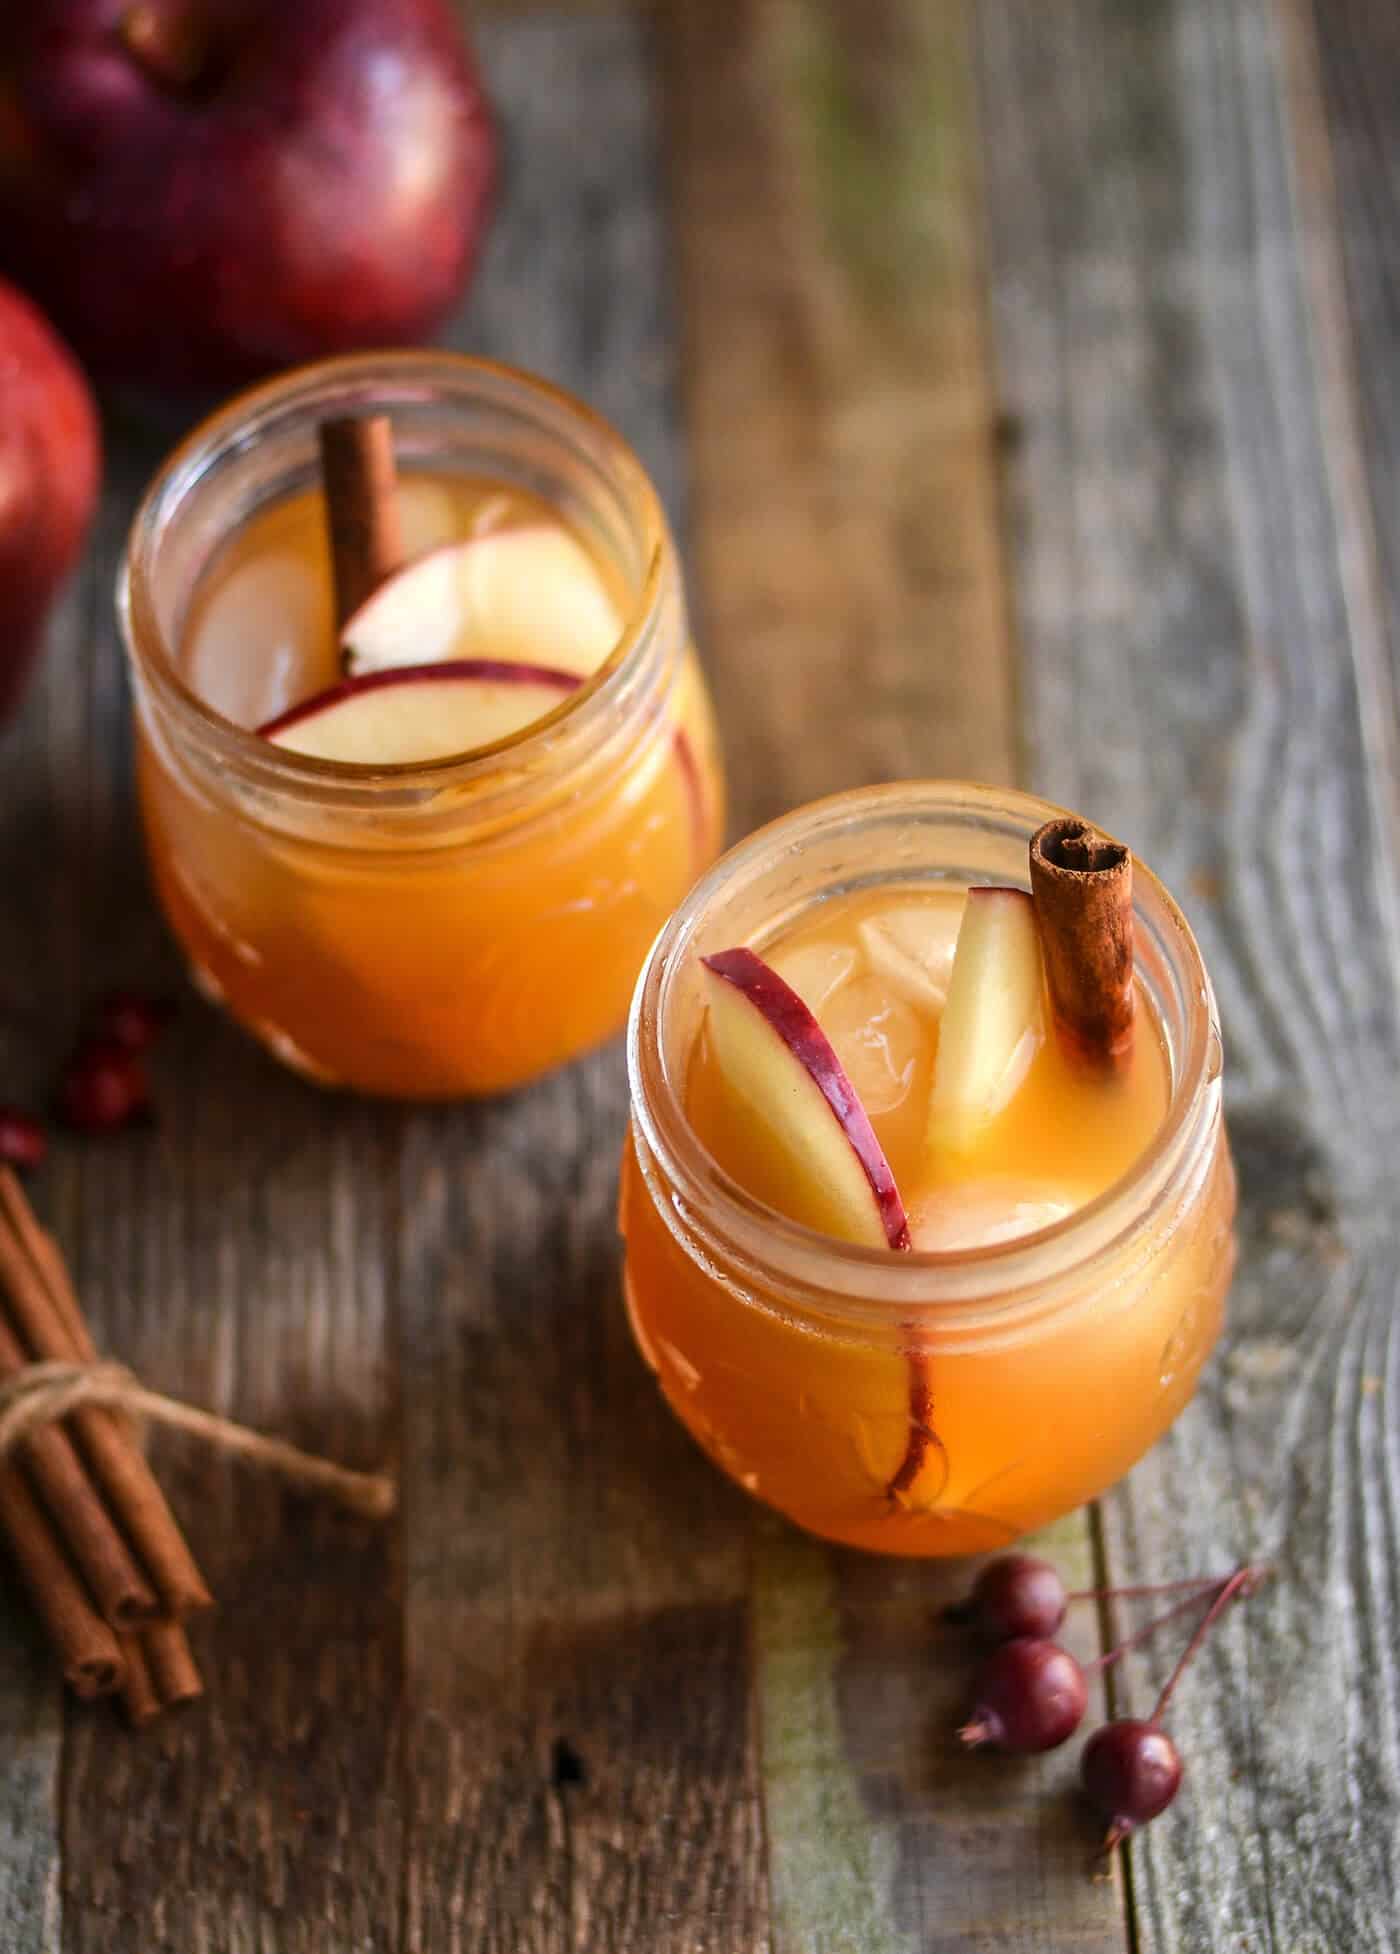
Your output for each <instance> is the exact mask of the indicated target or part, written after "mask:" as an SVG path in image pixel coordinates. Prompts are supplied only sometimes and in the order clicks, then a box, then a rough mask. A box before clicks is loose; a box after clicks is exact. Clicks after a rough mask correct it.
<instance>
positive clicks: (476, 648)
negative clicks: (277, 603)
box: [340, 523, 622, 678]
mask: <svg viewBox="0 0 1400 1954" xmlns="http://www.w3.org/2000/svg"><path fill="white" fill-rule="evenodd" d="M621 635H622V618H621V616H620V615H619V613H618V609H617V606H616V605H615V604H614V602H613V600H612V598H611V596H610V595H609V593H608V590H607V587H606V585H605V584H604V583H603V580H602V578H601V577H600V576H599V574H598V572H597V570H596V569H595V568H594V566H593V563H592V560H591V559H590V557H589V555H588V552H587V551H586V550H585V549H584V547H583V545H582V544H581V543H579V542H577V541H576V540H575V539H574V537H572V536H571V535H570V534H569V533H568V531H567V530H565V529H559V528H552V527H550V526H549V525H548V524H546V523H530V524H525V525H523V526H521V527H518V528H515V529H498V530H492V531H489V532H488V533H487V534H486V535H484V536H469V537H466V538H465V539H464V540H462V541H461V542H457V543H445V544H443V545H442V546H441V547H440V548H438V549H434V550H429V551H427V552H426V554H425V555H423V556H420V557H418V558H416V559H415V560H414V561H413V562H412V563H408V564H405V566H404V567H403V569H402V570H399V571H397V572H396V573H395V574H394V575H393V576H392V577H389V578H387V579H386V581H385V582H384V583H382V584H381V585H380V586H379V588H378V590H376V591H375V592H374V594H373V596H371V597H368V598H366V599H365V601H364V603H363V604H361V605H360V607H359V609H358V610H357V611H355V612H354V613H353V614H352V615H351V616H350V617H349V618H347V620H346V622H345V624H344V626H343V627H342V630H341V634H340V641H341V662H342V663H343V665H344V667H345V670H346V672H347V673H348V674H349V675H350V676H351V677H352V678H355V677H359V676H361V675H362V674H364V673H366V672H382V671H388V670H390V669H391V668H395V667H399V666H403V665H433V664H437V663H439V662H447V661H449V660H451V661H457V660H462V659H467V658H476V657H480V658H493V659H496V660H498V661H500V662H502V663H506V664H521V665H547V666H549V667H550V668H551V669H557V670H561V671H568V672H573V673H574V674H575V675H576V676H577V677H586V676H587V675H588V674H589V673H592V672H595V671H597V669H598V667H599V666H600V665H601V664H602V663H603V661H604V659H605V658H606V657H607V656H608V653H609V652H610V651H611V650H612V649H613V647H614V645H615V644H616V643H617V641H618V639H619V638H620V637H621Z"/></svg>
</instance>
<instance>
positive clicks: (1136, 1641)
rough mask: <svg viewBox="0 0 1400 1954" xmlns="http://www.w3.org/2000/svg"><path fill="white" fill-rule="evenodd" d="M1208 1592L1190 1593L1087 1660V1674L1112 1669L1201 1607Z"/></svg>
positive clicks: (1220, 1583)
mask: <svg viewBox="0 0 1400 1954" xmlns="http://www.w3.org/2000/svg"><path fill="white" fill-rule="evenodd" d="M1230 1578H1231V1577H1230V1576H1229V1575H1228V1574H1226V1575H1222V1576H1221V1577H1220V1578H1219V1579H1218V1580H1215V1581H1212V1582H1211V1584H1210V1588H1211V1591H1213V1592H1214V1593H1218V1592H1219V1590H1220V1589H1221V1588H1223V1587H1224V1586H1225V1584H1226V1582H1227V1581H1229V1580H1230ZM1183 1585H1184V1584H1183ZM1206 1592H1207V1590H1206V1589H1204V1588H1198V1589H1197V1590H1196V1592H1195V1593H1194V1594H1188V1595H1187V1596H1186V1598H1185V1600H1184V1601H1178V1602H1177V1604H1176V1606H1175V1607H1173V1608H1168V1610H1167V1612H1166V1613H1165V1614H1164V1615H1158V1616H1157V1618H1156V1619H1155V1621H1150V1622H1148V1624H1147V1626H1146V1627H1145V1628H1140V1629H1138V1630H1137V1632H1136V1633H1135V1634H1133V1635H1129V1636H1127V1637H1126V1638H1125V1639H1124V1640H1123V1641H1121V1642H1120V1643H1119V1644H1118V1646H1117V1648H1114V1649H1110V1650H1109V1651H1108V1652H1107V1654H1106V1655H1101V1656H1096V1657H1095V1658H1094V1660H1093V1661H1092V1662H1086V1663H1085V1665H1084V1673H1085V1675H1086V1676H1094V1675H1098V1674H1099V1673H1100V1672H1101V1671H1102V1670H1104V1669H1111V1668H1112V1667H1113V1665H1114V1663H1115V1662H1117V1660H1118V1658H1119V1657H1120V1656H1124V1655H1127V1653H1128V1651H1129V1650H1130V1649H1137V1648H1140V1647H1141V1646H1142V1644H1143V1643H1144V1642H1147V1641H1150V1640H1151V1638H1152V1637H1153V1636H1154V1635H1155V1634H1156V1633H1157V1630H1158V1629H1159V1628H1165V1627H1166V1625H1167V1623H1168V1622H1174V1621H1175V1620H1176V1618H1177V1616H1178V1615H1185V1614H1187V1613H1189V1611H1190V1610H1191V1609H1192V1608H1197V1607H1199V1606H1200V1604H1201V1602H1202V1601H1203V1600H1204V1599H1205V1595H1206Z"/></svg>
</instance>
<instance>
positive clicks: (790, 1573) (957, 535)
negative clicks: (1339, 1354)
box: [662, 0, 1124, 1954]
mask: <svg viewBox="0 0 1400 1954" xmlns="http://www.w3.org/2000/svg"><path fill="white" fill-rule="evenodd" d="M662 19H663V22H664V30H663V31H664V36H665V39H664V46H665V51H666V71H667V75H668V96H667V128H668V133H669V135H670V138H671V143H672V175H673V196H674V204H675V209H676V213H677V245H678V251H679V256H680V273H681V287H682V291H683V294H684V300H685V305H684V324H685V332H684V344H685V361H684V368H683V371H684V388H685V395H686V402H687V409H688V415H687V420H688V427H689V430H690V447H691V455H692V471H693V472H692V500H693V505H694V512H695V522H694V530H693V534H694V547H693V556H692V562H693V565H694V568H695V571H696V573H697V580H698V586H699V590H698V595H699V599H700V602H699V610H700V615H701V619H702V643H703V645H704V648H705V650H706V653H707V656H708V659H709V662H710V665H711V668H712V669H713V670H714V672H715V674H716V678H717V682H718V697H719V710H720V717H721V721H722V724H723V730H724V734H725V739H726V748H727V753H728V758H729V763H730V769H731V777H732V786H733V790H734V803H735V809H734V812H735V822H736V825H737V826H738V827H739V828H740V829H741V830H742V829H744V828H747V827H750V826H752V825H754V824H755V823H757V822H758V821H760V820H763V819H765V818H767V817H769V816H771V815H773V814H775V813H777V812H779V811H780V810H782V809H785V808H787V807H789V806H791V805H794V804H796V803H798V802H801V801H803V800H808V799H811V798H814V797H815V796H817V795H820V794H824V793H830V792H833V791H835V790H836V789H838V788H842V787H850V786H854V785H856V784H859V783H861V782H864V781H869V780H882V779H889V778H896V777H899V776H900V775H906V774H939V773H944V774H961V775H971V776H980V777H982V778H984V779H992V780H1006V779H1010V778H1011V777H1012V775H1013V774H1014V772H1015V770H1016V755H1015V746H1014V739H1013V732H1012V726H1013V713H1012V703H1011V673H1010V651H1009V644H1008V630H1007V622H1006V614H1005V603H1004V594H1005V593H1004V581H1003V569H1002V560H1001V547H1000V540H999V533H998V519H997V452H996V451H997V442H998V434H999V429H998V424H997V421H996V417H995V412H994V405H993V399H992V391H991V386H990V381H989V375H988V369H987V363H986V355H985V346H984V328H983V319H982V308H981V276H982V267H981V264H980V262H979V256H978V247H977V183H976V172H975V169H974V166H973V161H972V158H973V153H974V147H975V145H974V136H973V129H972V113H971V109H972V104H971V100H970V94H969V85H968V83H969V63H968V53H967V45H966V29H965V20H964V15H963V10H962V8H961V7H960V6H959V5H956V4H952V3H951V0H939V4H937V5H926V4H922V0H917V3H916V0H879V4H876V5H874V6H867V7H863V8H861V9H859V10H853V9H850V8H843V7H840V6H837V5H835V4H826V0H775V3H773V4H768V3H766V0H725V3H724V4H720V5H712V6H709V7H706V8H704V9H700V8H691V9H675V10H672V11H669V12H666V13H664V14H663V16H662ZM1053 1547H1054V1551H1055V1553H1056V1555H1057V1558H1058V1559H1059V1560H1060V1562H1061V1564H1062V1565H1063V1566H1064V1567H1065V1568H1066V1571H1067V1572H1069V1573H1070V1574H1071V1575H1072V1578H1074V1579H1075V1580H1077V1581H1079V1582H1080V1583H1081V1584H1082V1585H1090V1584H1091V1572H1090V1570H1091V1568H1092V1554H1091V1551H1090V1542H1089V1535H1088V1530H1087V1523H1086V1521H1085V1519H1084V1518H1083V1516H1079V1517H1076V1518H1075V1519H1074V1520H1072V1521H1071V1522H1069V1523H1068V1524H1067V1525H1066V1526H1065V1527H1064V1528H1062V1529H1060V1530H1059V1531H1058V1533H1057V1535H1056V1537H1055V1540H1054V1542H1053ZM754 1560H755V1575H754V1619H755V1641H754V1647H755V1655H756V1662H757V1682H758V1714H759V1722H760V1732H761V1751H762V1755H763V1759H764V1786H763V1795H764V1809H765V1815H766V1820H767V1831H768V1844H769V1858H770V1865H771V1888H772V1902H773V1929H774V1941H775V1946H776V1947H777V1948H779V1949H781V1950H782V1951H783V1954H854V1951H855V1950H857V1949H858V1950H861V1954H877V1950H878V1954H894V1951H895V1950H905V1949H909V1950H913V1949H915V1948H917V1949H920V1950H923V1949H930V1948H936V1949H938V1950H940V1954H955V1951H956V1950H962V1949H973V1948H983V1947H991V1946H995V1947H998V1948H1006V1949H1018V1950H1025V1954H1032V1950H1034V1954H1040V1950H1042V1949H1043V1948H1044V1947H1045V1945H1046V1938H1047V1934H1053V1937H1054V1941H1055V1945H1056V1946H1057V1947H1062V1948H1064V1949H1067V1950H1068V1949H1075V1950H1086V1951H1087V1950H1094V1954H1098V1950H1108V1949H1116V1948H1119V1947H1121V1946H1122V1945H1123V1939H1124V1929H1123V1918H1122V1912H1121V1905H1120V1901H1119V1898H1118V1895H1117V1894H1116V1892H1115V1890H1114V1888H1113V1887H1112V1885H1101V1886H1096V1885H1094V1884H1093V1883H1092V1882H1090V1881H1088V1880H1087V1879H1084V1878H1083V1877H1082V1876H1081V1873H1082V1851H1081V1848H1080V1845H1079V1842H1078V1841H1077V1839H1076V1837H1075V1834H1074V1831H1073V1824H1072V1820H1071V1818H1070V1816H1069V1814H1068V1811H1067V1808H1066V1806H1065V1805H1064V1803H1063V1801H1061V1800H1057V1799H1054V1798H1051V1799H1048V1800H1047V1798H1046V1796H1045V1792H1046V1788H1047V1786H1049V1785H1051V1784H1052V1783H1054V1782H1055V1780H1056V1779H1057V1777H1058V1776H1062V1775H1063V1774H1064V1771H1065V1769H1066V1761H1065V1758H1064V1757H1063V1756H1062V1757H1060V1758H1059V1759H1057V1760H1055V1761H1054V1762H1053V1763H1052V1764H1050V1765H1046V1766H1031V1767H1029V1768H1026V1769H1023V1770H1017V1771H1014V1772H1011V1773H1004V1772H995V1771H993V1772H990V1773H989V1772H988V1771H987V1769H986V1768H985V1764H984V1760H981V1759H976V1760H970V1759H968V1758H966V1757H961V1756H959V1755H957V1753H956V1749H955V1747H954V1746H953V1744H952V1743H951V1741H950V1732H951V1730H952V1728H953V1727H954V1724H955V1720H956V1717H957V1715H958V1713H959V1711H960V1710H961V1709H962V1708H963V1703H962V1701H961V1698H962V1695H963V1692H964V1691H965V1690H966V1687H967V1681H968V1671H967V1666H966V1661H965V1651H964V1649H963V1648H962V1646H961V1644H960V1643H958V1642H956V1640H955V1638H951V1637H950V1638H947V1640H945V1641H942V1642H940V1641H939V1640H938V1639H937V1635H936V1630H935V1629H934V1628H933V1626H932V1625H933V1624H934V1623H935V1622H936V1619H937V1613H938V1609H939V1606H940V1605H941V1603H942V1602H943V1601H946V1600H947V1599H950V1598H951V1596H952V1594H953V1592H954V1591H955V1589H956V1587H957V1586H958V1585H959V1584H961V1583H962V1582H965V1580H966V1573H965V1570H964V1571H962V1572H960V1573H954V1572H952V1571H950V1570H949V1569H947V1568H945V1567H940V1566H937V1565H929V1566H919V1565H917V1564H911V1563H906V1562H881V1561H878V1560H872V1559H870V1558H868V1557H863V1556H860V1555H855V1554H843V1553H838V1552H834V1551H829V1550H827V1549H825V1548H823V1547H822V1546H820V1545H819V1544H817V1543H816V1542H813V1541H810V1540H806V1539H803V1538H801V1537H799V1536H797V1535H796V1534H794V1533H793V1532H792V1531H791V1530H790V1529H787V1528H786V1527H783V1526H781V1525H779V1524H777V1523H774V1522H770V1521H768V1520H763V1519H760V1520H759V1522H758V1524H757V1532H756V1536H755V1555H754ZM1074 1633H1075V1634H1076V1636H1079V1637H1082V1638H1083V1639H1082V1640H1081V1642H1080V1647H1081V1650H1082V1652H1083V1653H1084V1654H1085V1655H1086V1656H1087V1655H1088V1654H1089V1653H1091V1651H1092V1637H1093V1624H1092V1623H1091V1622H1084V1621H1081V1622H1078V1623H1076V1625H1075V1630H1074Z"/></svg>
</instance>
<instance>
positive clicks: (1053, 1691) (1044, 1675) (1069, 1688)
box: [958, 1635, 1089, 1753]
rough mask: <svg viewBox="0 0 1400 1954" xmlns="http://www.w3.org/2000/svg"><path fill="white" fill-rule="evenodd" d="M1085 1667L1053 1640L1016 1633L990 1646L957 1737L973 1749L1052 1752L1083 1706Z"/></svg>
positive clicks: (1074, 1725) (1079, 1717)
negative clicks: (985, 1745)
mask: <svg viewBox="0 0 1400 1954" xmlns="http://www.w3.org/2000/svg"><path fill="white" fill-rule="evenodd" d="M1088 1702H1089V1690H1088V1685H1087V1684H1086V1683H1085V1681H1084V1671H1083V1670H1082V1669H1081V1668H1080V1666H1079V1664H1078V1663H1077V1662H1076V1661H1075V1659H1074V1657H1073V1656H1072V1655H1071V1654H1070V1652H1069V1650H1068V1649H1062V1648H1061V1647H1060V1645H1059V1643H1058V1642H1045V1641H1041V1640H1040V1639H1039V1638H1038V1637H1035V1636H1031V1635H1020V1636H1017V1637H1016V1639H1015V1640H1014V1641H1012V1642H1003V1643H1002V1645H1001V1647H1000V1648H999V1649H994V1650H993V1652H992V1653H991V1655H989V1656H988V1657H987V1660H986V1661H985V1662H984V1663H983V1664H982V1667H981V1668H980V1669H979V1670H978V1672H977V1680H976V1683H975V1685H974V1694H973V1709H972V1713H971V1715H970V1716H969V1717H968V1720H967V1722H966V1723H965V1724H964V1725H963V1727H962V1729H961V1730H960V1731H959V1732H958V1735H959V1737H961V1739H962V1741H963V1742H964V1743H965V1744H966V1745H967V1746H968V1748H969V1749H971V1750H975V1749H977V1748H978V1747H979V1746H980V1745H982V1744H991V1745H992V1746H993V1747H994V1748H995V1749H997V1750H1005V1751H1013V1752H1021V1753H1026V1752H1030V1751H1039V1750H1054V1748H1055V1746H1056V1745H1057V1744H1062V1743H1064V1741H1065V1739H1066V1738H1067V1737H1072V1736H1073V1735H1074V1733H1075V1731H1076V1730H1077V1729H1078V1728H1079V1725H1080V1723H1081V1722H1082V1720H1083V1716H1084V1711H1085V1709H1086V1708H1087V1707H1088Z"/></svg>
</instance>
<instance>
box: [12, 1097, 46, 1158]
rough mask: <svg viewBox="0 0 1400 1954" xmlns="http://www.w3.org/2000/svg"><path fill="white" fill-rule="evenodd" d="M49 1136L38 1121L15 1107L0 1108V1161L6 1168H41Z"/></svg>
mask: <svg viewBox="0 0 1400 1954" xmlns="http://www.w3.org/2000/svg"><path fill="white" fill-rule="evenodd" d="M48 1150H49V1136H48V1134H47V1133H45V1131H44V1129H43V1127H42V1126H41V1125H40V1124H39V1122H38V1120H36V1119H35V1118H33V1117H32V1115H31V1114H29V1113H22V1112H21V1111H20V1110H19V1108H18V1107H17V1106H0V1160H3V1161H4V1163H5V1164H6V1166H7V1167H19V1168H21V1169H24V1170H26V1171H27V1170H28V1169H30V1168H32V1167H42V1166H43V1164H44V1156H45V1154H46V1153H47V1152H48Z"/></svg>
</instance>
